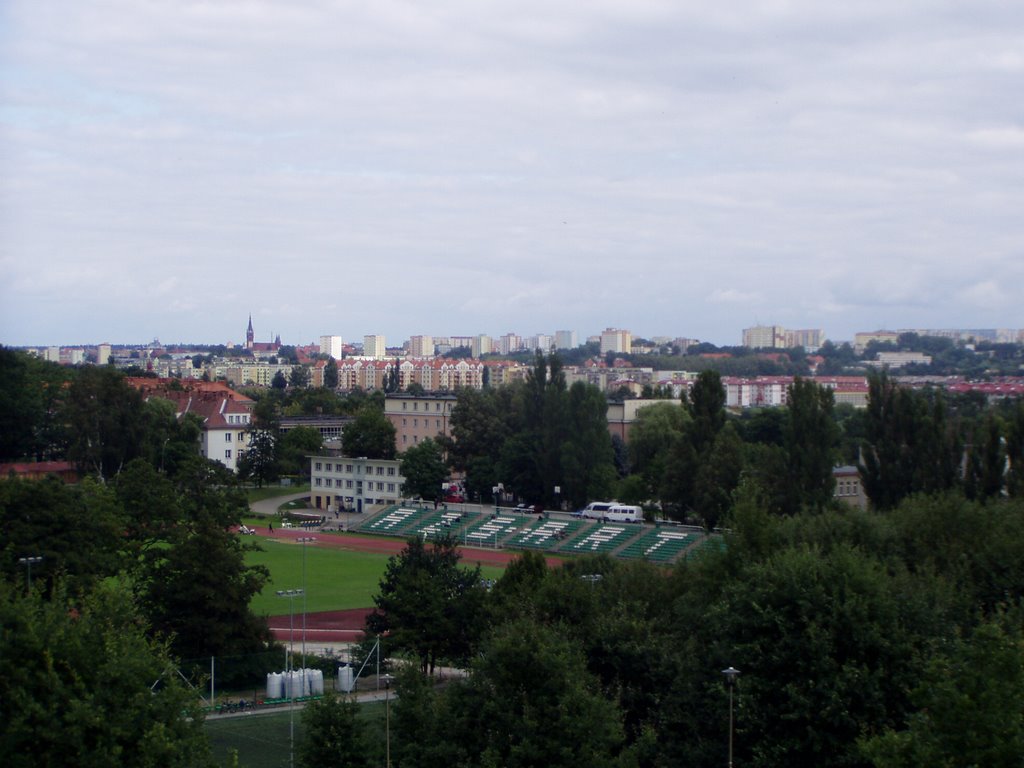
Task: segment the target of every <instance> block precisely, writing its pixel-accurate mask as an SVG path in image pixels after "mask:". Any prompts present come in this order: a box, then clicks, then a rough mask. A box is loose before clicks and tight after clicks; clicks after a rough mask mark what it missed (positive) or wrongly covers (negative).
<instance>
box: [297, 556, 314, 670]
mask: <svg viewBox="0 0 1024 768" xmlns="http://www.w3.org/2000/svg"><path fill="white" fill-rule="evenodd" d="M296 541H298V542H299V543H301V544H302V590H301V592H302V680H303V683H305V680H306V544H308V543H309V542H311V541H316V536H299V538H297V539H296Z"/></svg>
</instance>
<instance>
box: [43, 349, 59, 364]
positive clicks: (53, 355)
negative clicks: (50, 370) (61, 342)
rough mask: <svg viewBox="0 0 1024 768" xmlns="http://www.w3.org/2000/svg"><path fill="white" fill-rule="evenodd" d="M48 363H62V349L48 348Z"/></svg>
mask: <svg viewBox="0 0 1024 768" xmlns="http://www.w3.org/2000/svg"><path fill="white" fill-rule="evenodd" d="M46 361H47V362H49V363H59V362H60V347H47V348H46Z"/></svg>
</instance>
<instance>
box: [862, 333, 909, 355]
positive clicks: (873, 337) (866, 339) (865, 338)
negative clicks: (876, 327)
mask: <svg viewBox="0 0 1024 768" xmlns="http://www.w3.org/2000/svg"><path fill="white" fill-rule="evenodd" d="M899 339H900V335H899V334H898V333H897V332H896V331H864V332H862V333H855V334H853V350H854V352H856V353H857V354H858V355H859V354H861V353H862V352H863V351H864V350H865V349H866V348H867V346H868V344H869V343H870V342H872V341H878V342H889V343H891V344H895V343H896V342H897V341H899Z"/></svg>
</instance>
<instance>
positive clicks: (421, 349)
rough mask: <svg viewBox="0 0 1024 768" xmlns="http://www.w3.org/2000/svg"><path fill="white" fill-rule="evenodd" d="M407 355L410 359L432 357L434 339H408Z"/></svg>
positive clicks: (427, 337)
mask: <svg viewBox="0 0 1024 768" xmlns="http://www.w3.org/2000/svg"><path fill="white" fill-rule="evenodd" d="M409 354H410V355H411V356H412V357H433V356H434V337H433V336H413V337H411V338H410V339H409Z"/></svg>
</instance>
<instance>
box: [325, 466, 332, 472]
mask: <svg viewBox="0 0 1024 768" xmlns="http://www.w3.org/2000/svg"><path fill="white" fill-rule="evenodd" d="M324 471H325V472H333V471H334V465H333V464H325V465H324Z"/></svg>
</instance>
